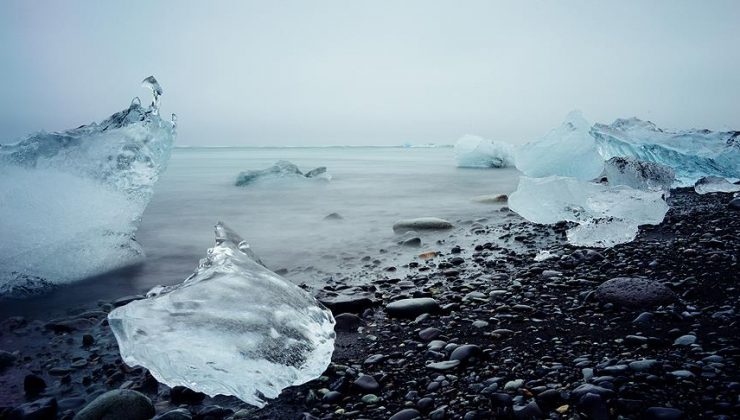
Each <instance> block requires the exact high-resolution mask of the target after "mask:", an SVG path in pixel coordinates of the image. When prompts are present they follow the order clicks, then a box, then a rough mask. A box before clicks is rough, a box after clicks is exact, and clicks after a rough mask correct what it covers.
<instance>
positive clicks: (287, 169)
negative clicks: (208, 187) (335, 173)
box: [236, 160, 331, 187]
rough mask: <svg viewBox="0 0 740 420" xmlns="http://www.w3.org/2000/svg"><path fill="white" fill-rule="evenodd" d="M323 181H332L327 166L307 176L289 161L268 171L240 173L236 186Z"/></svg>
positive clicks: (277, 163) (280, 161)
mask: <svg viewBox="0 0 740 420" xmlns="http://www.w3.org/2000/svg"><path fill="white" fill-rule="evenodd" d="M306 178H310V179H322V180H325V181H329V180H331V175H329V173H327V172H326V167H325V166H320V167H318V168H316V169H312V170H310V171H308V172H307V173H306V174H304V173H303V172H301V170H300V169H298V167H297V166H296V165H295V164H293V163H292V162H288V161H287V160H279V161H277V162H276V163H275V164H274V165H272V166H271V167H269V168H267V169H259V170H250V171H244V172H241V173H239V175H238V176H237V177H236V186H237V187H241V186H245V185H251V184H254V183H255V182H257V181H260V180H278V179H306Z"/></svg>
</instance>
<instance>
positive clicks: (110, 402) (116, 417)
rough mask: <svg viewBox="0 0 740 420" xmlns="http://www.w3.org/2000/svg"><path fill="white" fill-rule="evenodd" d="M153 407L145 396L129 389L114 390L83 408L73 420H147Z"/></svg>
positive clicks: (152, 415)
mask: <svg viewBox="0 0 740 420" xmlns="http://www.w3.org/2000/svg"><path fill="white" fill-rule="evenodd" d="M154 414H155V412H154V406H153V405H152V402H151V400H150V399H149V398H147V396H146V395H144V394H142V393H140V392H136V391H132V390H130V389H116V390H113V391H108V392H106V393H105V394H103V395H101V396H99V397H98V398H96V399H95V400H93V402H91V403H90V404H88V405H87V406H85V408H83V409H82V410H81V411H80V412H79V413H77V415H76V416H75V417H74V420H148V419H151V418H152V417H154Z"/></svg>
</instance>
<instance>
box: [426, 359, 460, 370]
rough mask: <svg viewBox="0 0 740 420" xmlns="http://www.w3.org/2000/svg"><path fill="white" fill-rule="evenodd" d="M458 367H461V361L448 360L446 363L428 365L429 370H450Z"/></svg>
mask: <svg viewBox="0 0 740 420" xmlns="http://www.w3.org/2000/svg"><path fill="white" fill-rule="evenodd" d="M458 366H460V361H459V360H447V361H444V362H436V363H430V364H428V365H427V367H428V368H429V369H434V370H448V369H454V368H456V367H458Z"/></svg>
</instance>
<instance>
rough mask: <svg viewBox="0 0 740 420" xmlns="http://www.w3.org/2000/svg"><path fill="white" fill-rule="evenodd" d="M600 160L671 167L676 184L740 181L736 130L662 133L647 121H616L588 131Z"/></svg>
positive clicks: (739, 133)
mask: <svg viewBox="0 0 740 420" xmlns="http://www.w3.org/2000/svg"><path fill="white" fill-rule="evenodd" d="M590 134H591V136H592V137H593V138H594V140H595V142H596V145H597V148H598V150H599V152H600V153H601V155H602V156H603V157H604V159H609V158H611V157H614V156H631V157H634V158H637V159H639V160H643V161H648V162H655V163H660V164H663V165H666V166H669V167H671V168H673V170H674V171H675V172H676V179H677V181H678V183H679V185H682V186H690V185H693V184H694V182H696V181H697V180H698V179H699V178H701V177H704V176H718V177H724V178H740V131H726V132H715V131H710V130H683V131H675V132H674V131H668V130H662V129H660V128H658V127H656V126H655V124H653V123H652V122H650V121H642V120H640V119H637V118H628V119H617V120H616V121H614V123H612V124H611V125H605V124H594V126H593V127H592V128H591V130H590Z"/></svg>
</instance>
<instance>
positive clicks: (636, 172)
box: [509, 111, 740, 247]
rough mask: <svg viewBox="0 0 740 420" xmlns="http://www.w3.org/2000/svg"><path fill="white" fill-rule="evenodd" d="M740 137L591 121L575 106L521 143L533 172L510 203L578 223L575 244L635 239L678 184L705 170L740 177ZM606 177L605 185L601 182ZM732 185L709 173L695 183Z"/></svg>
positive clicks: (536, 218) (522, 158) (701, 187)
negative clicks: (554, 125)
mask: <svg viewBox="0 0 740 420" xmlns="http://www.w3.org/2000/svg"><path fill="white" fill-rule="evenodd" d="M739 136H740V132H737V131H732V132H712V131H709V130H686V131H677V132H671V131H666V130H661V129H659V128H657V127H656V126H655V125H654V124H653V123H651V122H649V121H641V120H639V119H637V118H631V119H619V120H616V121H615V122H614V123H613V124H611V125H604V124H594V125H593V126H590V124H589V123H588V122H587V121H586V120H585V119H584V118H583V116H582V115H581V114H580V112H577V111H574V112H572V113H570V114H569V115H568V116H567V117H566V120H565V122H564V123H563V124H562V125H561V126H560V127H558V128H556V129H555V130H552V131H551V132H550V133H548V134H547V135H546V136H545V137H543V138H542V139H540V140H536V141H533V142H530V143H527V144H525V145H523V146H521V147H520V148H519V149H518V150H517V153H516V166H517V168H518V169H519V170H520V171H522V172H523V173H524V174H525V175H527V176H522V177H520V181H519V187H518V189H517V191H515V192H514V193H512V194H511V195H510V197H509V207H510V208H511V209H512V210H514V211H515V212H517V213H519V214H520V215H521V216H522V217H524V218H526V219H528V220H530V221H532V222H535V223H556V222H559V221H570V222H575V223H577V224H578V225H577V226H575V227H574V228H572V229H570V230H569V231H568V232H567V234H568V241H569V242H570V243H571V244H574V245H581V246H597V247H609V246H614V245H616V244H619V243H623V242H629V241H631V240H633V239H634V238H635V236H636V235H637V232H638V226H639V225H642V224H658V223H660V222H661V221H662V220H663V217H664V216H665V214H666V212H667V210H668V205H667V204H666V202H665V201H664V198H665V197H666V196H667V195H668V194H669V192H670V188H671V187H673V186H677V185H678V186H682V185H693V184H694V182H695V181H696V180H698V179H700V178H702V177H706V176H710V177H717V176H719V177H727V178H733V179H737V178H740V140H739V139H738V137H739ZM605 160H606V162H605ZM601 177H605V180H606V182H607V183H606V184H604V183H598V182H596V181H598V180H599V178H601ZM728 184H729V186H728ZM732 185H733V184H730V183H729V182H727V181H724V179H722V178H708V179H706V181H703V182H699V183H697V186H696V187H695V188H696V191H697V192H700V193H703V192H710V191H713V190H715V191H718V190H726V191H730V190H732V191H735V190H734V188H735V187H733V186H732Z"/></svg>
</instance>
